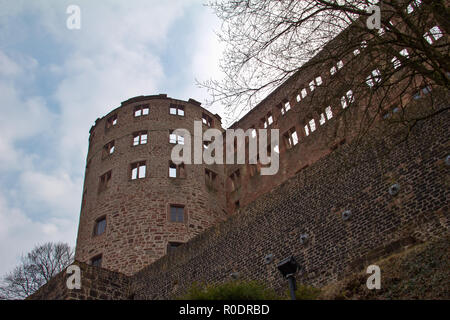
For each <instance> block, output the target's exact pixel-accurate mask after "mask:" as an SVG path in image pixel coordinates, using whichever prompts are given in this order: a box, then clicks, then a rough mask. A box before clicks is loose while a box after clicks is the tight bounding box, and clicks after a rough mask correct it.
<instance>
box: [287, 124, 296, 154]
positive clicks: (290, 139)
mask: <svg viewBox="0 0 450 320" xmlns="http://www.w3.org/2000/svg"><path fill="white" fill-rule="evenodd" d="M284 140H285V142H286V147H287V148H288V149H290V148H292V147H294V146H295V145H297V143H298V135H297V131H295V127H292V128H291V129H289V130H288V131H287V132H286V133H285V134H284Z"/></svg>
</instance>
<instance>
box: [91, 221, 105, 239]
mask: <svg viewBox="0 0 450 320" xmlns="http://www.w3.org/2000/svg"><path fill="white" fill-rule="evenodd" d="M105 231H106V217H101V218H98V219H97V220H96V221H95V225H94V236H99V235H101V234H103V233H105Z"/></svg>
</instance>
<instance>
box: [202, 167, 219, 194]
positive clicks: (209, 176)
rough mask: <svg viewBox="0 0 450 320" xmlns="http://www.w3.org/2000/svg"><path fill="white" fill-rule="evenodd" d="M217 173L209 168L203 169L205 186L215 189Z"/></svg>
mask: <svg viewBox="0 0 450 320" xmlns="http://www.w3.org/2000/svg"><path fill="white" fill-rule="evenodd" d="M216 180H217V174H216V173H215V172H213V171H211V170H208V169H205V184H206V186H208V187H210V188H212V189H214V190H216Z"/></svg>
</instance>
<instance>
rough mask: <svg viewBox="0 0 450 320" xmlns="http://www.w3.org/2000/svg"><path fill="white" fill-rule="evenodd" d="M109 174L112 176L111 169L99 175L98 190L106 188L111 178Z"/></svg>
mask: <svg viewBox="0 0 450 320" xmlns="http://www.w3.org/2000/svg"><path fill="white" fill-rule="evenodd" d="M111 176H112V171H111V170H110V171H108V172H106V173H105V174H103V175H101V176H100V183H99V186H98V191H99V192H101V191H103V190H105V189H107V188H108V185H109V181H110V180H111Z"/></svg>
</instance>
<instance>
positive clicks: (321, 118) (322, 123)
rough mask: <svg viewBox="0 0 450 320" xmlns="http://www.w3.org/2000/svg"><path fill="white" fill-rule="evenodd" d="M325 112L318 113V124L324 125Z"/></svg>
mask: <svg viewBox="0 0 450 320" xmlns="http://www.w3.org/2000/svg"><path fill="white" fill-rule="evenodd" d="M325 121H326V120H325V114H324V113H321V114H320V119H319V124H320V125H324V124H325Z"/></svg>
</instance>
